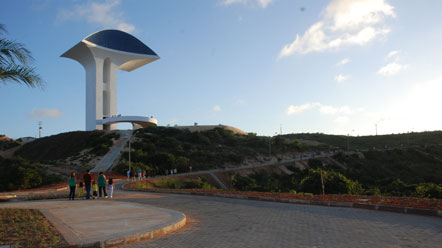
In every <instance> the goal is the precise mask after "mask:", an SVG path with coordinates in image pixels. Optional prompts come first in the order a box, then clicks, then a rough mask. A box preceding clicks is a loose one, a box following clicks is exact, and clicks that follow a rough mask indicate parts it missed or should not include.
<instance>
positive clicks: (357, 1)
mask: <svg viewBox="0 0 442 248" xmlns="http://www.w3.org/2000/svg"><path fill="white" fill-rule="evenodd" d="M395 16H396V15H395V13H394V11H393V6H391V5H389V4H388V3H386V1H385V0H332V2H331V3H330V4H329V5H328V6H327V7H326V9H325V13H324V14H323V17H322V19H321V20H320V21H318V22H316V23H315V24H313V25H312V26H310V28H309V29H307V31H306V32H305V33H304V35H302V36H299V35H296V39H295V40H294V41H293V42H292V43H290V44H287V45H285V46H284V47H283V48H282V49H281V51H280V53H279V57H284V56H289V55H292V54H293V53H300V54H306V53H309V52H314V51H316V52H321V51H325V50H329V49H338V48H340V47H342V46H348V45H360V46H362V45H365V44H367V43H368V42H370V41H372V40H374V39H376V37H378V36H380V35H385V34H387V33H389V32H390V31H391V30H390V29H389V28H385V27H380V24H381V23H382V22H383V21H384V18H385V17H395Z"/></svg>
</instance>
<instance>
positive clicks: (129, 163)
mask: <svg viewBox="0 0 442 248" xmlns="http://www.w3.org/2000/svg"><path fill="white" fill-rule="evenodd" d="M131 139H132V137H130V138H129V172H130V173H132V170H131V164H130V153H131V151H132V149H130V140H131Z"/></svg>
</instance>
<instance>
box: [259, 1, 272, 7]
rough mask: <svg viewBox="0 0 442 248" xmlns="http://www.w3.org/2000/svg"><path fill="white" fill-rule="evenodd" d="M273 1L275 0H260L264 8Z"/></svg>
mask: <svg viewBox="0 0 442 248" xmlns="http://www.w3.org/2000/svg"><path fill="white" fill-rule="evenodd" d="M272 2H273V0H258V3H259V5H260V6H261V7H262V8H266V7H267V6H268V5H269V4H271V3H272Z"/></svg>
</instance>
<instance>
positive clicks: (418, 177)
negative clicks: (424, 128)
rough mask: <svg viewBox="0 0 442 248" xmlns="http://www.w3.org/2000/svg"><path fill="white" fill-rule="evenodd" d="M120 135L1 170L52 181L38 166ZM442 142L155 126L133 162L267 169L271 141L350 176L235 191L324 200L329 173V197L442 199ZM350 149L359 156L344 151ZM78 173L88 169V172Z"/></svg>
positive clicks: (265, 177) (264, 178)
mask: <svg viewBox="0 0 442 248" xmlns="http://www.w3.org/2000/svg"><path fill="white" fill-rule="evenodd" d="M118 136H119V134H118V133H116V132H104V131H90V132H70V133H63V134H59V135H54V136H50V137H45V138H41V139H37V140H35V141H32V142H29V143H27V144H25V145H23V146H21V147H20V149H18V150H17V151H16V153H15V156H16V157H22V158H23V159H21V160H15V162H14V161H13V160H11V161H12V162H11V161H9V160H8V161H6V160H1V161H0V163H2V166H8V165H9V164H14V163H15V164H25V165H26V166H24V167H23V166H21V167H23V168H31V167H32V168H33V170H34V171H36V172H37V174H39V175H40V176H42V175H43V177H42V179H43V181H44V177H45V174H44V172H43V171H44V170H43V169H41V168H40V167H39V166H38V165H37V163H35V162H41V163H43V164H45V163H47V164H51V163H52V164H59V163H61V164H63V163H69V161H70V160H72V159H75V158H82V159H84V161H87V160H89V159H90V157H89V156H91V155H94V156H102V155H104V154H105V153H106V152H107V151H108V150H109V148H110V147H111V146H112V144H113V141H114V140H116V139H118ZM441 141H442V132H441V131H434V132H422V133H407V134H396V135H379V136H361V137H353V136H342V135H326V134H320V133H313V134H308V133H301V134H287V135H277V136H274V137H271V138H269V137H265V136H257V135H255V134H249V135H239V134H235V133H233V132H231V131H229V130H225V129H223V128H215V129H212V130H208V131H204V132H190V131H188V130H185V129H183V130H180V129H176V128H171V127H148V128H144V129H139V130H137V131H135V132H134V134H133V138H132V152H131V161H132V170H133V171H134V170H138V169H143V170H147V171H148V172H149V173H150V174H151V175H159V174H166V171H168V170H171V169H175V168H176V169H177V170H178V172H179V173H182V172H187V171H189V170H190V168H189V167H190V166H192V169H193V171H198V170H207V169H213V168H224V167H236V166H239V165H241V164H245V163H257V164H259V163H262V162H265V161H269V159H270V158H269V142H270V145H271V156H272V157H277V158H295V157H298V156H299V155H300V154H302V153H303V154H304V155H305V154H311V153H312V152H320V151H331V150H333V151H341V153H338V154H337V155H335V156H334V159H335V160H336V161H338V162H339V163H341V164H342V165H344V167H346V169H342V168H341V167H338V166H335V165H333V164H327V165H323V164H322V162H321V161H320V160H315V159H312V160H310V161H309V163H308V164H309V169H307V170H303V171H302V170H299V169H297V168H296V167H295V166H288V167H287V168H288V169H289V170H291V171H293V172H294V173H293V174H292V175H284V174H282V175H281V174H275V173H271V172H269V171H263V172H259V173H258V172H257V173H254V174H250V175H248V176H244V175H234V176H233V178H232V183H233V185H234V187H235V188H237V189H239V190H257V191H276V192H290V191H297V192H309V193H321V192H322V185H321V179H320V178H321V174H322V180H323V181H324V184H325V192H326V193H347V194H375V195H376V194H384V195H410V196H427V197H442V196H441V193H440V192H441V182H442V170H441V168H442V145H441V143H442V142H441ZM8 142H9V141H8ZM347 145H348V147H349V148H350V150H351V151H350V152H343V151H345V150H347ZM13 146H14V145H13ZM85 151H86V152H85ZM355 151H356V152H355ZM128 157H129V153H128V151H127V150H126V151H125V152H124V153H123V154H122V157H121V160H120V162H119V164H118V165H117V166H116V167H115V168H114V170H115V171H118V172H120V173H123V174H125V172H126V170H127V169H128V167H129V166H128ZM80 160H81V159H80ZM5 161H6V162H5ZM17 161H20V162H17ZM30 161H32V162H30ZM81 161H82V160H81ZM5 164H7V165H5ZM31 165H32V166H31ZM74 166H80V165H75V164H74ZM18 167H20V166H18ZM78 168H79V170H84V168H83V167H81V168H80V167H78ZM69 169H71V168H69ZM20 170H22V171H23V170H24V169H18V170H16V172H11V173H16V174H17V173H19V172H18V171H20ZM28 174H33V172H32V173H28ZM18 181H19V180H18ZM25 181H26V180H25ZM25 181H23V182H22V184H23V186H24V187H34V186H35V185H41V184H44V183H45V182H42V183H41V184H35V183H26V182H25ZM28 181H29V180H28ZM31 181H32V180H31ZM37 181H39V180H37ZM3 188H4V189H6V188H11V187H9V186H8V187H3ZM16 188H17V187H16Z"/></svg>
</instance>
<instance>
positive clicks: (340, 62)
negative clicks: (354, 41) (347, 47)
mask: <svg viewBox="0 0 442 248" xmlns="http://www.w3.org/2000/svg"><path fill="white" fill-rule="evenodd" d="M350 62H351V59H349V58H345V59H342V60H341V61H339V62H338V63H337V64H336V65H337V66H342V65H345V64H348V63H350Z"/></svg>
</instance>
